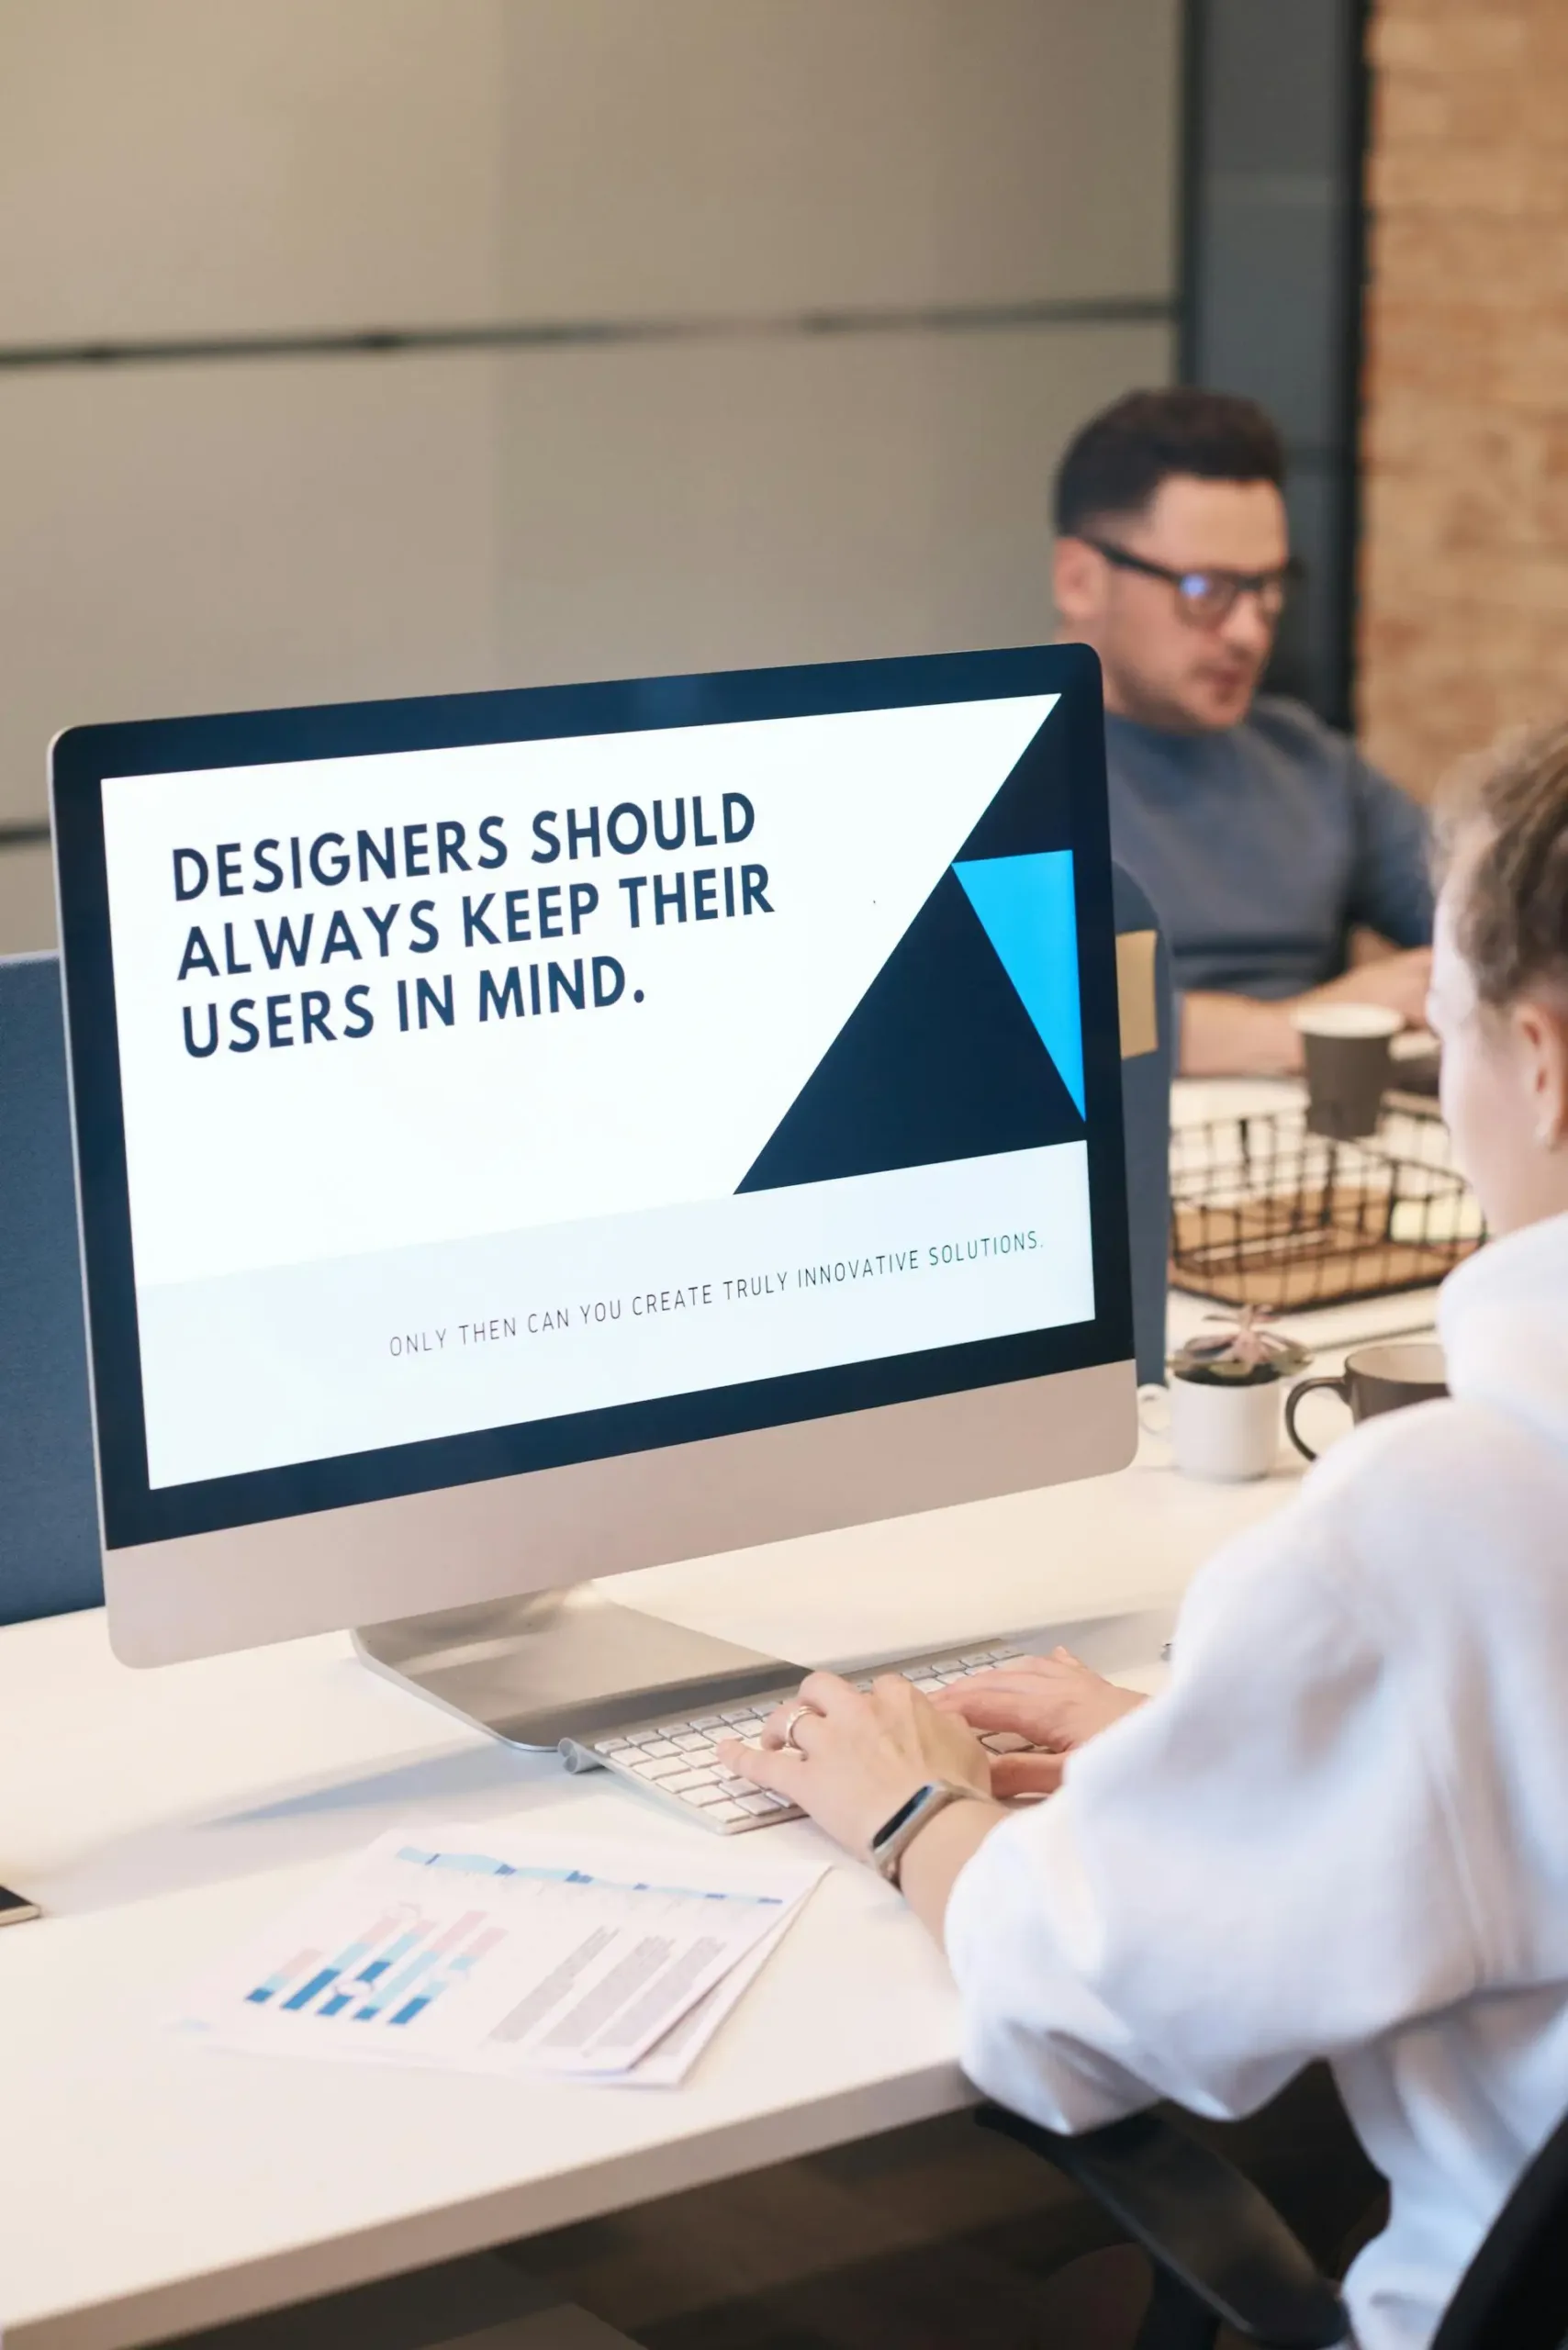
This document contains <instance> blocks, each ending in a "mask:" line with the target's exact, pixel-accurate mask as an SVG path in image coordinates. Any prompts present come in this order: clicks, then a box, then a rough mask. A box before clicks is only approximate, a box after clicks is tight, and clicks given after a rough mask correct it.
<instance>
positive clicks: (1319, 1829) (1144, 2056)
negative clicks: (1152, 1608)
mask: <svg viewBox="0 0 1568 2350" xmlns="http://www.w3.org/2000/svg"><path fill="white" fill-rule="evenodd" d="M1313 1482H1314V1484H1315V1485H1319V1480H1318V1479H1316V1478H1315V1479H1314V1481H1313ZM1337 1488H1338V1481H1335V1480H1332V1479H1324V1480H1322V1481H1321V1484H1320V1487H1319V1490H1320V1492H1321V1493H1322V1494H1323V1499H1322V1500H1319V1499H1318V1498H1317V1496H1316V1495H1315V1494H1313V1493H1312V1491H1311V1489H1310V1488H1309V1490H1308V1492H1307V1494H1304V1496H1303V1498H1302V1500H1301V1501H1300V1502H1298V1503H1297V1504H1296V1505H1294V1507H1292V1508H1291V1509H1289V1510H1287V1511H1285V1512H1283V1513H1282V1514H1281V1516H1279V1517H1278V1518H1275V1519H1273V1520H1271V1521H1270V1523H1269V1524H1267V1525H1266V1526H1264V1527H1260V1528H1259V1529H1257V1530H1256V1531H1254V1532H1253V1533H1251V1534H1249V1535H1248V1536H1247V1537H1245V1538H1244V1539H1242V1540H1241V1541H1240V1542H1238V1543H1235V1544H1233V1545H1231V1546H1230V1548H1229V1549H1228V1550H1226V1551H1223V1552H1222V1553H1221V1554H1220V1556H1219V1557H1218V1558H1217V1559H1216V1560H1215V1561H1214V1562H1213V1564H1212V1565H1210V1566H1209V1567H1208V1568H1207V1569H1205V1571H1204V1573H1203V1574H1202V1575H1201V1576H1200V1577H1199V1578H1198V1581H1197V1582H1196V1583H1194V1584H1193V1589H1192V1591H1191V1593H1190V1594H1189V1595H1188V1600H1187V1604H1186V1606H1184V1608H1183V1610H1182V1619H1181V1623H1180V1625H1179V1628H1178V1632H1177V1638H1176V1643H1175V1649H1174V1661H1173V1664H1172V1669H1171V1678H1170V1685H1169V1687H1168V1688H1167V1689H1166V1690H1165V1691H1164V1692H1163V1693H1162V1694H1161V1695H1159V1697H1157V1698H1155V1699H1154V1700H1153V1701H1152V1702H1151V1703H1150V1704H1149V1705H1148V1706H1146V1707H1140V1708H1139V1710H1138V1711H1137V1713H1135V1714H1132V1715H1129V1716H1127V1717H1126V1718H1125V1719H1124V1720H1122V1721H1120V1722H1118V1723H1117V1724H1116V1725H1115V1726H1114V1728H1113V1729H1109V1730H1106V1731H1105V1732H1103V1735H1102V1736H1101V1737H1099V1738H1097V1739H1095V1740H1092V1742H1091V1744H1089V1745H1088V1746H1086V1747H1084V1748H1083V1749H1081V1751H1080V1752H1079V1753H1077V1754H1076V1755H1074V1756H1073V1757H1072V1759H1071V1761H1070V1762H1069V1764H1068V1768H1067V1772H1066V1774H1065V1780H1064V1785H1063V1787H1062V1790H1061V1792H1060V1793H1059V1794H1058V1795H1057V1796H1053V1797H1051V1798H1050V1799H1049V1800H1048V1801H1047V1802H1045V1803H1042V1804H1039V1805H1036V1806H1035V1807H1030V1808H1028V1809H1026V1810H1023V1811H1021V1812H1020V1814H1019V1816H1018V1817H1017V1818H1014V1819H1012V1820H1009V1821H1008V1822H1006V1823H1005V1824H1004V1825H1003V1826H1002V1827H1000V1828H998V1829H997V1830H994V1831H993V1833H992V1834H991V1836H990V1837H988V1838H987V1840H986V1841H985V1843H984V1844H983V1845H982V1846H981V1847H980V1851H979V1852H977V1853H976V1854H975V1856H974V1857H973V1859H972V1860H971V1861H970V1862H969V1864H968V1866H967V1867H966V1868H965V1869H964V1871H963V1873H962V1874H961V1875H960V1876H959V1878H958V1884H957V1885H956V1886H955V1887H954V1890H953V1895H952V1898H951V1901H950V1903H949V1906H948V1910H947V1918H946V1944H947V1952H948V1956H949V1959H950V1961H951V1964H952V1967H953V1971H954V1974H955V1975H956V1976H957V1979H958V1988H959V1992H960V1995H961V1998H962V2005H963V2024H964V2065H965V2069H966V2070H967V2071H968V2072H969V2075H970V2076H971V2078H973V2079H974V2080H975V2081H976V2082H977V2083H978V2084H979V2086H980V2087H981V2088H983V2089H985V2090H986V2091H987V2092H989V2093H990V2094H991V2096H993V2097H995V2098H999V2099H1000V2100H1001V2101H1002V2103H1004V2104H1006V2105H1009V2106H1012V2107H1014V2108H1015V2109H1017V2110H1018V2111H1020V2112H1022V2113H1025V2114H1026V2115H1028V2116H1029V2117H1030V2118H1031V2119H1033V2120H1035V2121H1039V2122H1042V2123H1044V2124H1045V2125H1046V2126H1047V2128H1052V2129H1058V2130H1084V2129H1092V2128H1094V2127H1096V2126H1097V2125H1098V2124H1100V2123H1102V2122H1104V2121H1112V2120H1114V2118H1115V2117H1116V2116H1118V2115H1120V2114H1123V2113H1126V2112H1130V2111H1133V2110H1135V2109H1137V2108H1138V2107H1140V2106H1145V2105H1148V2104H1149V2103H1151V2102H1152V2101H1153V2100H1154V2099H1155V2098H1161V2097H1169V2098H1174V2099H1175V2100H1177V2101H1178V2102H1179V2103H1180V2104H1182V2105H1184V2106H1186V2107H1187V2108H1189V2109H1191V2110H1193V2111H1194V2112H1199V2113H1205V2114H1210V2115H1214V2116H1216V2117H1234V2116H1236V2115H1238V2114H1242V2113H1246V2112H1249V2111H1251V2110H1252V2109H1254V2108H1256V2107H1257V2106H1259V2105H1260V2104H1262V2103H1263V2102H1264V2101H1265V2100H1266V2099H1267V2098H1270V2097H1271V2096H1273V2095H1274V2094H1275V2093H1276V2092H1277V2090H1278V2089H1279V2088H1281V2087H1282V2086H1283V2084H1284V2083H1285V2082H1286V2081H1287V2080H1288V2079H1290V2078H1291V2076H1293V2075H1294V2073H1296V2072H1297V2071H1299V2070H1300V2068H1301V2066H1302V2065H1304V2064H1305V2063H1307V2062H1308V2061H1309V2060H1310V2059H1311V2058H1313V2057H1315V2056H1319V2055H1332V2054H1333V2053H1336V2051H1338V2050H1339V2049H1343V2048H1350V2047H1352V2046H1356V2045H1360V2044H1362V2043H1364V2042H1366V2041H1368V2040H1369V2039H1372V2038H1373V2037H1375V2036H1376V2035H1378V2034H1379V2033H1381V2032H1383V2031H1386V2030H1388V2029H1389V2028H1390V2027H1391V2026H1393V2025H1394V2024H1396V2023H1398V2022H1400V2021H1402V2020H1407V2019H1409V2018H1412V2017H1414V2016H1417V2015H1421V2014H1425V2013H1428V2012H1432V2011H1434V2010H1436V2009H1440V2008H1442V2007H1445V2006H1446V2005H1447V2004H1448V2003H1449V2002H1450V2000H1452V1999H1455V1998H1457V1997H1461V1996H1462V1994H1464V1993H1465V1992H1467V1991H1468V1990H1470V1989H1472V1988H1473V1986H1474V1984H1475V1983H1476V1981H1477V1980H1478V1979H1479V1974H1480V1968H1481V1961H1480V1953H1479V1941H1478V1936H1477V1932H1476V1930H1475V1926H1474V1921H1473V1915H1472V1910H1471V1906H1470V1903H1469V1902H1468V1900H1467V1898H1466V1894H1465V1887H1464V1882H1463V1878H1462V1871H1461V1868H1460V1866H1459V1863H1458V1861H1457V1858H1456V1852H1457V1843H1456V1839H1455V1836H1454V1833H1453V1830H1452V1826H1451V1822H1450V1797H1449V1796H1448V1795H1447V1794H1446V1793H1445V1784H1446V1775H1447V1774H1445V1772H1444V1771H1443V1769H1442V1768H1440V1767H1438V1766H1437V1765H1436V1764H1435V1762H1434V1758H1433V1757H1432V1756H1431V1755H1430V1754H1429V1753H1428V1751H1426V1749H1425V1743H1424V1738H1423V1728H1424V1725H1423V1711H1424V1709H1423V1708H1422V1707H1421V1706H1420V1705H1419V1704H1417V1702H1415V1698H1414V1692H1413V1690H1412V1687H1411V1682H1412V1679H1413V1677H1414V1674H1415V1673H1416V1670H1417V1668H1416V1666H1415V1664H1414V1663H1413V1662H1411V1661H1410V1660H1409V1659H1408V1657H1407V1656H1406V1655H1405V1654H1404V1653H1403V1644H1402V1643H1401V1642H1400V1641H1399V1640H1398V1639H1394V1638H1393V1637H1392V1636H1391V1635H1390V1633H1389V1632H1388V1630H1387V1629H1386V1628H1384V1627H1383V1625H1382V1624H1380V1623H1379V1621H1378V1620H1377V1602H1376V1594H1375V1590H1374V1588H1373V1580H1372V1578H1369V1577H1365V1576H1362V1575H1358V1574H1357V1573H1355V1572H1354V1571H1353V1564H1354V1562H1353V1561H1352V1560H1351V1559H1350V1557H1349V1555H1348V1550H1347V1544H1348V1540H1349V1536H1348V1531H1347V1525H1346V1520H1347V1518H1348V1517H1349V1516H1350V1512H1349V1511H1346V1510H1341V1509H1339V1508H1337V1507H1335V1506H1334V1505H1333V1503H1332V1500H1331V1499H1330V1495H1331V1494H1333V1492H1334V1491H1335V1490H1337Z"/></svg>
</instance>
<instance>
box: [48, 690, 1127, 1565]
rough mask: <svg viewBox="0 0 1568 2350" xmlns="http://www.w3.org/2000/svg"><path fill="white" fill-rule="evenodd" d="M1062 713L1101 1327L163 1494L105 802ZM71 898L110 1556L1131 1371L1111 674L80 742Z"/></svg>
mask: <svg viewBox="0 0 1568 2350" xmlns="http://www.w3.org/2000/svg"><path fill="white" fill-rule="evenodd" d="M1053 693H1054V694H1058V695H1060V697H1061V701H1060V703H1059V705H1058V709H1057V710H1056V711H1053V712H1052V715H1051V718H1050V721H1049V723H1050V724H1051V726H1052V727H1053V728H1055V729H1058V731H1059V733H1061V735H1062V736H1063V738H1064V739H1063V741H1062V744H1061V755H1062V756H1063V757H1064V758H1065V759H1066V761H1067V762H1068V766H1069V769H1070V775H1071V778H1072V786H1071V789H1070V826H1071V837H1072V846H1073V850H1074V871H1075V882H1076V892H1077V910H1078V932H1079V957H1080V986H1081V1008H1082V1021H1083V1046H1084V1079H1085V1110H1086V1119H1085V1128H1086V1136H1087V1143H1088V1151H1089V1168H1090V1201H1091V1220H1092V1264H1093V1280H1094V1295H1095V1301H1096V1308H1097V1310H1096V1314H1095V1316H1094V1319H1093V1320H1092V1321H1090V1322H1085V1323H1078V1324H1072V1325H1070V1326H1063V1327H1058V1328H1054V1329H1047V1330H1040V1331H1030V1332H1024V1333H1020V1334H1016V1335H1014V1336H1010V1337H1001V1338H991V1339H981V1340H975V1341H971V1342H969V1343H967V1344H964V1345H960V1346H954V1347H944V1348H930V1349H926V1350H923V1351H921V1352H918V1353H915V1354H907V1355H898V1356H886V1357H880V1358H876V1359H873V1360H870V1361H868V1362H863V1363H852V1364H845V1365H841V1366H837V1367H834V1368H832V1369H829V1370H826V1371H804V1372H794V1373H789V1374H785V1375H782V1376H779V1377H777V1378H773V1379H767V1380H759V1381H753V1382H745V1383H743V1384H739V1385H735V1386H731V1387H727V1388H718V1389H710V1390H703V1391H698V1392H695V1393H687V1394H681V1395H676V1396H670V1397H662V1398H657V1399H655V1400H654V1401H652V1402H644V1403H637V1404H623V1405H615V1406H610V1407H606V1408H602V1409H599V1410H596V1411H592V1412H582V1413H577V1414H572V1415H568V1416H563V1417H560V1418H556V1419H551V1420H535V1421H529V1422H522V1423H518V1424H514V1425H512V1426H510V1427H504V1428H491V1429H482V1430H476V1431H474V1432H472V1433H470V1434H467V1435H464V1436H454V1437H441V1438H431V1439H427V1440H424V1441H421V1442H418V1443H412V1444H404V1445H397V1446H388V1447H386V1448H383V1449H377V1450H375V1451H373V1452H362V1453H354V1454H346V1455H338V1456H335V1457H332V1458H330V1459H326V1460H316V1461H306V1462H298V1463H294V1464H290V1465H288V1466H286V1467H283V1468H273V1469H262V1470H255V1471H251V1472H245V1473H243V1474H241V1475H236V1476H230V1477H223V1478H214V1479H208V1480H204V1481H202V1482H200V1483H191V1484H183V1485H174V1486H162V1487H155V1486H152V1485H151V1484H150V1483H149V1479H148V1469H147V1449H146V1438H145V1420H144V1413H143V1404H142V1384H141V1368H140V1337H139V1329H138V1318H137V1306H136V1287H135V1269H134V1260H133V1254H132V1247H131V1224H130V1203H129V1184H128V1174H127V1164H126V1143H125V1124H124V1112H123V1102H122V1097H121V1090H120V1078H119V1057H118V1030H117V1019H116V1007H115V983H114V970H113V958H112V946H111V934H110V925H109V901H108V880H107V871H106V857H105V845H104V822H103V798H102V788H103V785H104V783H105V782H106V780H109V779H111V778H114V779H118V778H129V777H135V776H139V775H161V774H174V773H182V774H183V773H190V772H196V771H199V770H201V769H203V768H234V767H252V766H262V765H271V764H274V763H284V762H289V761H303V760H330V759H336V758H353V757H361V756H364V755H369V754H376V753H388V752H407V751H421V750H438V749H442V748H446V747H456V746H465V745H471V744H497V743H510V742H524V741H529V740H539V739H543V738H547V737H550V736H559V735H582V734H604V733H631V732H638V731H649V730H655V729H662V728H668V727H674V726H691V725H718V724H733V723H735V722H746V721H755V720H766V719H779V718H791V717H814V716H822V715H827V714H832V713H834V712H838V711H845V712H848V711H867V710H886V709H897V708H912V707H918V706H923V705H933V704H940V703H949V702H955V701H963V700H985V699H999V698H1002V697H1005V696H1011V695H1018V696H1023V695H1031V694H1053ZM50 789H51V799H52V807H53V819H54V844H55V859H56V882H57V892H58V900H59V912H60V936H61V946H62V971H63V977H64V983H65V1001H66V1013H67V1029H68V1056H69V1063H70V1071H71V1081H72V1099H73V1130H74V1138H75V1146H76V1164H77V1188H78V1200H79V1203H80V1209H81V1220H82V1237H83V1256H84V1281H85V1287H86V1300H87V1319H88V1329H89V1339H90V1354H91V1365H92V1388H93V1400H94V1410H95V1438H96V1446H95V1449H96V1454H97V1466H98V1483H99V1507H100V1519H101V1527H102V1534H103V1540H104V1545H105V1549H106V1551H109V1552H113V1551H115V1550H130V1549H140V1548H144V1547H145V1546H147V1545H149V1544H154V1543H158V1542H164V1541H176V1540H182V1539H185V1538H188V1537H191V1536H198V1535H205V1534H211V1533H217V1532H220V1531H223V1530H225V1529H231V1528H237V1527H246V1526H252V1525H262V1524H265V1523H267V1522H270V1521H276V1520H283V1519H289V1518H297V1517H300V1516H307V1515H309V1514H312V1513H315V1512H321V1511H330V1510H334V1509H342V1508H344V1507H352V1506H353V1505H360V1504H364V1503H371V1502H384V1501H389V1500H394V1499H397V1498H399V1497H403V1496H409V1495H413V1494H426V1493H432V1492H436V1491H440V1490H442V1489H445V1488H449V1487H454V1486H459V1485H467V1484H472V1483H486V1482H488V1481H491V1480H496V1479H501V1478H507V1479H511V1478H514V1477H517V1476H518V1475H520V1474H524V1475H526V1474H529V1473H531V1472H547V1471H550V1470H554V1469H561V1468H566V1467H570V1466H576V1465H580V1464H584V1463H588V1462H592V1461H595V1460H607V1459H610V1458H622V1457H626V1456H631V1455H635V1454H641V1453H644V1452H649V1451H655V1450H664V1449H668V1448H671V1447H675V1446H679V1445H689V1444H691V1443H694V1442H697V1443H700V1442H704V1441H707V1440H709V1439H713V1438H725V1437H738V1436H743V1435H747V1434H751V1433H754V1432H756V1431H758V1430H761V1429H766V1428H769V1427H786V1426H790V1425H795V1424H799V1423H802V1422H808V1421H820V1420H823V1419H830V1418H835V1417H839V1416H843V1415H846V1414H850V1413H856V1412H863V1411H868V1410H873V1409H877V1408H879V1407H885V1406H888V1405H892V1404H903V1403H913V1402H917V1401H922V1400H924V1399H928V1398H932V1397H936V1396H941V1395H946V1394H953V1393H966V1392H969V1391H971V1390H977V1389H984V1388H994V1387H999V1386H1006V1385H1011V1384H1013V1383H1015V1382H1025V1381H1035V1380H1037V1379H1040V1378H1042V1377H1046V1376H1050V1375H1054V1374H1056V1373H1058V1372H1065V1371H1080V1370H1086V1369H1090V1368H1093V1367H1096V1366H1099V1365H1102V1364H1106V1363H1113V1362H1120V1361H1122V1360H1125V1359H1126V1357H1128V1356H1129V1355H1130V1354H1131V1353H1132V1315H1131V1299H1130V1281H1129V1273H1128V1252H1127V1225H1126V1161H1125V1156H1124V1149H1123V1139H1122V1105H1121V1082H1120V1042H1119V1027H1118V1021H1117V1008H1116V983H1115V962H1114V917H1113V910H1112V881H1111V856H1110V839H1109V821H1108V812H1107V805H1106V790H1105V779H1104V729H1103V705H1102V698H1101V680H1100V667H1099V663H1098V661H1097V659H1096V657H1095V655H1093V654H1092V652H1091V651H1090V650H1089V649H1088V648H1087V647H1084V646H1080V645H1052V646H1030V647H1019V648H1010V649H1007V650H1002V651H993V652H981V653H966V654H954V655H924V656H915V657H913V658H906V659H900V660H887V661H866V662H852V663H827V664H819V665H812V666H792V667H788V668H778V669H747V670H722V671H715V672H708V673H698V674H693V675H689V676H684V677H657V678H633V679H612V680H602V681H595V682H590V683H586V684H577V685H566V686H542V687H524V688H513V689H509V690H506V691H500V692H492V693H480V694H464V695H444V696H435V697H425V698H420V699H409V700H396V701H374V702H359V703H348V704H329V705H322V706H317V707H305V708H300V709H293V710H281V711H246V712H238V713H232V714H228V715H221V716H212V717H192V718H176V719H166V720H147V721H139V722H128V723H125V724H121V725H111V726H91V727H77V728H72V729H70V730H68V731H67V732H65V733H62V734H61V735H59V736H58V737H57V738H56V740H55V742H54V744H52V746H51V751H50Z"/></svg>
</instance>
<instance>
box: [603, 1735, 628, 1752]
mask: <svg viewBox="0 0 1568 2350" xmlns="http://www.w3.org/2000/svg"><path fill="white" fill-rule="evenodd" d="M631 1743H632V1741H631V1740H630V1739H629V1738H596V1739H595V1740H594V1752H595V1753H596V1754H624V1753H625V1752H626V1751H627V1749H628V1748H629V1747H630V1745H631Z"/></svg>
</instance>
